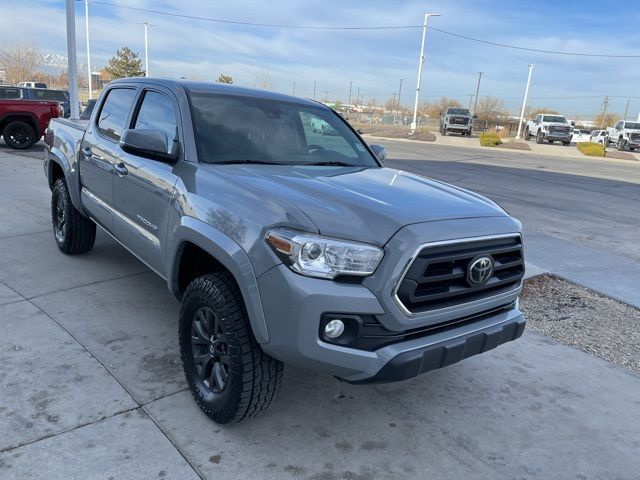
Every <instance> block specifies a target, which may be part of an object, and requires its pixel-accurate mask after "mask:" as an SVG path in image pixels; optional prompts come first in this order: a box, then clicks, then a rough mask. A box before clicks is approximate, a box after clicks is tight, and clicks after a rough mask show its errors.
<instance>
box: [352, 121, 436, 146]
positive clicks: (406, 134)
mask: <svg viewBox="0 0 640 480" xmlns="http://www.w3.org/2000/svg"><path fill="white" fill-rule="evenodd" d="M354 127H355V128H357V129H358V130H360V131H361V132H362V133H363V134H365V135H374V136H376V137H382V138H406V139H409V140H418V141H421V142H434V141H435V140H436V136H435V135H434V134H433V133H431V132H428V131H426V130H424V131H423V130H418V131H416V133H414V134H413V135H411V133H410V130H409V129H408V128H406V127H393V126H389V125H371V124H367V123H365V124H355V125H354Z"/></svg>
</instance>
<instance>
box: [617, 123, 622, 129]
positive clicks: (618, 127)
mask: <svg viewBox="0 0 640 480" xmlns="http://www.w3.org/2000/svg"><path fill="white" fill-rule="evenodd" d="M621 129H622V122H618V123H616V130H621Z"/></svg>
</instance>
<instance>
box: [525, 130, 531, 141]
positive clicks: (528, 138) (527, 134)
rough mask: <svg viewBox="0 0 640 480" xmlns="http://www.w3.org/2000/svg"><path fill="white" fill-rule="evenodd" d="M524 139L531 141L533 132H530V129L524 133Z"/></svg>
mask: <svg viewBox="0 0 640 480" xmlns="http://www.w3.org/2000/svg"><path fill="white" fill-rule="evenodd" d="M524 139H525V140H526V141H527V142H528V141H529V140H531V132H530V131H529V129H528V128H527V129H525V131H524Z"/></svg>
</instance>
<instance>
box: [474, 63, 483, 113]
mask: <svg viewBox="0 0 640 480" xmlns="http://www.w3.org/2000/svg"><path fill="white" fill-rule="evenodd" d="M481 78H482V72H478V86H477V87H476V101H475V103H474V104H473V114H474V115H475V114H476V110H477V109H478V93H480V79H481Z"/></svg>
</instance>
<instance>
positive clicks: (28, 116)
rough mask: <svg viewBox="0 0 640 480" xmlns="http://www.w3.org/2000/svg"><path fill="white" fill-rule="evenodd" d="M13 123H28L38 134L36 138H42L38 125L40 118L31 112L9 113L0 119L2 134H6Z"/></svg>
mask: <svg viewBox="0 0 640 480" xmlns="http://www.w3.org/2000/svg"><path fill="white" fill-rule="evenodd" d="M11 122H26V123H28V124H29V125H31V127H33V130H34V132H36V137H37V138H40V136H42V132H41V131H40V126H39V124H38V118H37V117H36V116H35V115H34V114H33V113H31V112H8V113H6V114H5V115H3V116H1V117H0V132H4V129H5V127H6V126H7V125H9V124H10V123H11Z"/></svg>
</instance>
